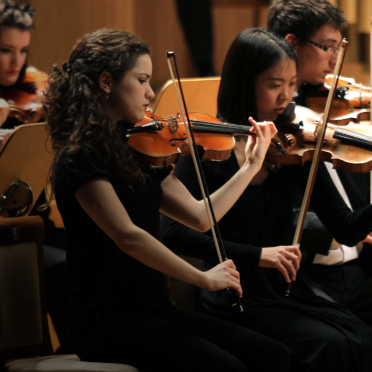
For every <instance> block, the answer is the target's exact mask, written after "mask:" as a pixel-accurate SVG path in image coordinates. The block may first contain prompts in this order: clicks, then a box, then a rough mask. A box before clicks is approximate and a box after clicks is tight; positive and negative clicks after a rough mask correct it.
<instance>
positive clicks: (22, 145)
mask: <svg viewBox="0 0 372 372" xmlns="http://www.w3.org/2000/svg"><path fill="white" fill-rule="evenodd" d="M52 161H53V155H52V150H51V142H50V138H49V136H48V132H47V131H46V123H36V124H26V125H20V126H19V127H17V128H16V129H15V131H14V132H13V133H12V135H11V136H10V137H9V139H8V141H7V142H6V144H5V146H4V147H3V149H2V150H1V151H0V175H1V178H0V197H3V196H4V195H7V190H8V191H9V187H10V186H11V185H12V184H13V183H14V181H17V180H18V181H22V184H23V183H24V184H26V185H27V186H28V187H29V188H30V189H31V192H32V199H33V200H32V205H31V207H32V206H33V204H34V203H35V202H36V200H37V198H38V197H39V195H40V194H41V192H42V190H43V189H44V188H45V185H46V180H47V175H48V172H49V168H50V166H51V164H52ZM29 209H31V208H29ZM1 215H2V216H3V217H8V216H7V215H4V214H3V213H2V212H1ZM9 217H10V216H9Z"/></svg>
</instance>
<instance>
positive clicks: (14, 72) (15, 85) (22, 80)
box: [0, 0, 46, 129]
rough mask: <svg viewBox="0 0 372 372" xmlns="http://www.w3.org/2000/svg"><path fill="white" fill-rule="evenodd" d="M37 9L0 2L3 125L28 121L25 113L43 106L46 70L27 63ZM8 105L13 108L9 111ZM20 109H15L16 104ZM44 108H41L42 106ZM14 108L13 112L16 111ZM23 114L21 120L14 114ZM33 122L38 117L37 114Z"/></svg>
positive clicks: (6, 0) (0, 109)
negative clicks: (42, 98) (41, 100)
mask: <svg viewBox="0 0 372 372" xmlns="http://www.w3.org/2000/svg"><path fill="white" fill-rule="evenodd" d="M33 14H34V10H33V9H32V8H31V7H30V6H29V5H28V4H24V5H22V6H20V5H17V4H16V3H15V2H14V1H13V0H4V1H1V2H0V98H1V106H0V127H2V129H5V128H13V127H14V125H15V124H20V123H22V122H27V121H28V119H29V117H27V115H23V114H24V112H26V111H29V112H30V113H31V112H33V111H36V110H37V109H38V108H41V104H40V97H41V95H42V91H43V90H44V86H45V81H46V74H43V73H42V72H40V71H38V70H37V69H35V68H34V67H30V66H27V61H26V59H27V53H28V49H29V45H30V41H31V30H32V29H33V28H34V22H33V19H32V16H33ZM9 105H12V106H11V108H12V109H11V112H10V114H9ZM14 106H15V107H17V108H18V109H19V110H18V111H15V109H13V107H14ZM40 111H41V110H40ZM13 112H14V115H13ZM17 116H21V118H20V120H18V119H16V118H15V117H17ZM34 119H35V120H34V122H35V121H37V120H38V119H39V117H38V118H34Z"/></svg>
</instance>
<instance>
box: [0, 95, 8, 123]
mask: <svg viewBox="0 0 372 372" xmlns="http://www.w3.org/2000/svg"><path fill="white" fill-rule="evenodd" d="M8 115H9V104H8V102H7V101H5V99H3V98H0V127H1V126H2V125H3V124H4V123H5V121H6V119H7V118H8Z"/></svg>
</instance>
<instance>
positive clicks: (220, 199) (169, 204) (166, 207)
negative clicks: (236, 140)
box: [161, 119, 277, 231]
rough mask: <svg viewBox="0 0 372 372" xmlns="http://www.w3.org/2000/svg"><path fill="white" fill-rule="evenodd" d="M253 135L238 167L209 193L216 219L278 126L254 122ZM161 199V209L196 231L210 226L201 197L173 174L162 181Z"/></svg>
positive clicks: (242, 184) (245, 183)
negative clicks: (232, 174) (222, 183)
mask: <svg viewBox="0 0 372 372" xmlns="http://www.w3.org/2000/svg"><path fill="white" fill-rule="evenodd" d="M251 123H252V124H253V126H254V132H255V133H256V136H255V137H253V136H250V137H249V138H248V141H247V146H246V161H245V163H244V165H243V166H242V167H241V168H240V170H239V171H238V172H237V173H236V174H235V175H234V176H233V177H232V178H231V179H230V180H229V181H228V182H226V183H225V184H224V185H223V186H222V187H221V188H219V189H218V190H217V191H215V192H214V193H213V194H212V195H211V201H212V204H213V209H214V212H215V215H216V219H217V221H219V220H220V219H221V218H222V217H223V216H224V215H225V214H226V213H227V212H228V211H229V209H230V208H231V207H232V206H233V205H234V204H235V202H236V201H237V200H238V198H239V197H240V195H241V194H242V193H243V191H244V190H245V189H246V187H247V186H248V185H249V183H250V182H251V180H252V178H253V177H254V176H255V175H256V173H257V172H258V171H259V170H260V169H261V166H262V162H263V160H264V158H265V155H266V152H267V149H268V147H269V145H270V143H271V138H272V137H273V135H275V134H276V132H277V130H276V128H275V126H274V124H273V123H260V124H257V123H256V122H255V121H254V120H253V119H251ZM161 186H162V189H163V199H162V204H161V212H163V213H164V214H166V215H168V216H170V217H172V218H174V219H176V220H178V221H180V222H182V223H183V224H185V225H187V226H189V227H192V228H194V229H196V230H199V231H207V230H209V229H210V226H209V220H208V217H207V213H206V210H205V206H204V201H203V200H201V201H197V200H196V199H194V197H193V196H192V195H191V194H190V193H189V192H188V190H187V189H186V188H185V187H184V186H183V184H182V183H181V182H179V181H178V180H177V179H176V177H174V176H168V177H167V178H166V179H165V180H164V181H163V182H162V184H161Z"/></svg>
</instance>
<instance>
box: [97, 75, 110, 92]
mask: <svg viewBox="0 0 372 372" xmlns="http://www.w3.org/2000/svg"><path fill="white" fill-rule="evenodd" d="M98 85H99V87H100V88H101V89H102V90H103V91H104V93H105V94H109V93H110V92H111V86H112V77H111V74H110V73H109V72H102V74H101V75H100V76H99V78H98Z"/></svg>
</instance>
